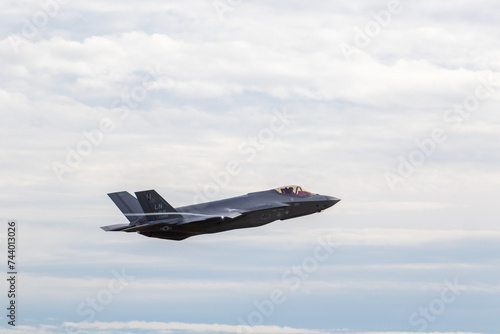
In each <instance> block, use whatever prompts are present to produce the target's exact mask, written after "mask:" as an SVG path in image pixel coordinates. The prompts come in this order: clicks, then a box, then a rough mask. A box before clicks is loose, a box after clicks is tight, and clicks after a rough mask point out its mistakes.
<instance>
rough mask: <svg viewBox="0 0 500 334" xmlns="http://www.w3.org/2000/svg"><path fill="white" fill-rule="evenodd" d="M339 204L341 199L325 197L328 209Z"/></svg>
mask: <svg viewBox="0 0 500 334" xmlns="http://www.w3.org/2000/svg"><path fill="white" fill-rule="evenodd" d="M338 202H340V198H337V197H333V196H325V207H326V208H329V207H331V206H334V205H335V204H337V203H338Z"/></svg>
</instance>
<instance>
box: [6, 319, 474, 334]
mask: <svg viewBox="0 0 500 334" xmlns="http://www.w3.org/2000/svg"><path fill="white" fill-rule="evenodd" d="M62 326H63V328H69V329H70V330H71V332H77V333H81V334H86V333H110V332H113V333H150V332H154V333H198V332H203V333H212V332H216V333H242V332H243V331H245V332H248V333H255V334H274V333H280V334H295V333H297V334H299V333H300V334H328V333H350V334H414V333H417V332H355V331H351V330H346V329H333V330H325V329H318V330H314V329H305V328H292V327H280V326H269V325H268V326H251V327H250V326H247V327H244V326H235V325H223V324H197V323H182V322H146V321H127V322H99V321H96V322H93V323H88V322H80V323H72V322H65V323H63V324H62ZM14 332H15V333H17V334H31V333H42V334H52V333H61V332H62V329H61V328H56V326H40V327H39V328H37V327H32V326H19V327H16V330H15V331H14V330H10V329H6V330H5V333H6V334H9V333H14ZM427 333H429V334H430V333H431V332H427ZM432 334H480V333H473V332H432Z"/></svg>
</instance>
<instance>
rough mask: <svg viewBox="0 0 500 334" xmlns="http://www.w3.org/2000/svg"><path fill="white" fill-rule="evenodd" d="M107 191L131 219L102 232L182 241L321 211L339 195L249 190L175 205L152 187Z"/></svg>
mask: <svg viewBox="0 0 500 334" xmlns="http://www.w3.org/2000/svg"><path fill="white" fill-rule="evenodd" d="M135 195H136V197H137V198H136V197H134V196H132V195H131V194H130V193H128V192H126V191H120V192H115V193H110V194H108V196H109V197H110V198H111V200H112V201H113V202H114V203H115V204H116V206H117V207H118V208H119V209H120V211H121V212H122V213H123V214H124V215H125V216H126V217H127V219H128V220H129V222H130V223H129V224H117V225H109V226H102V227H101V228H102V229H103V230H104V231H123V232H138V233H139V234H142V235H144V236H146V237H151V238H160V239H170V240H184V239H186V238H189V237H191V236H194V235H200V234H207V233H218V232H224V231H229V230H234V229H240V228H248V227H257V226H262V225H266V224H269V223H271V222H273V221H275V220H286V219H290V218H296V217H300V216H305V215H309V214H312V213H315V212H321V211H323V210H325V209H327V208H329V207H331V206H333V205H335V204H336V203H338V202H339V201H340V199H338V198H335V197H331V196H324V195H318V194H313V193H311V192H309V191H306V190H304V189H302V187H300V186H286V187H281V188H277V189H271V190H266V191H259V192H253V193H249V194H246V195H243V196H238V197H233V198H228V199H223V200H219V201H213V202H207V203H201V204H195V205H189V206H183V207H178V208H173V207H172V206H171V205H170V204H168V203H167V202H166V201H165V200H164V199H163V198H162V197H161V196H160V195H159V194H158V193H157V192H156V191H155V190H146V191H139V192H136V193H135Z"/></svg>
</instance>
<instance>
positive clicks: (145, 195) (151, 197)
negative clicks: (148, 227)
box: [135, 189, 177, 221]
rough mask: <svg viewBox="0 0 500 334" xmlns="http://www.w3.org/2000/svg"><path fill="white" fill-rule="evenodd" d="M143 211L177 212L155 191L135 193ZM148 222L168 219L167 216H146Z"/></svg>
mask: <svg viewBox="0 0 500 334" xmlns="http://www.w3.org/2000/svg"><path fill="white" fill-rule="evenodd" d="M135 196H137V199H138V200H139V204H140V205H141V207H142V210H143V211H144V212H145V213H157V212H158V213H159V212H177V211H176V210H175V209H174V208H173V207H172V206H171V205H170V204H168V203H167V201H165V200H164V199H163V197H161V196H160V194H158V193H157V192H156V191H155V190H153V189H151V190H146V191H138V192H136V193H135ZM146 218H147V220H149V221H153V220H160V219H164V218H166V216H165V215H146Z"/></svg>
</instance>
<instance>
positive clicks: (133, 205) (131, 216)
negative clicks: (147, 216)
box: [108, 191, 144, 223]
mask: <svg viewBox="0 0 500 334" xmlns="http://www.w3.org/2000/svg"><path fill="white" fill-rule="evenodd" d="M108 196H109V198H111V200H112V201H113V202H114V203H115V204H116V206H117V207H118V209H120V211H121V212H122V213H123V214H124V215H125V217H127V219H128V220H129V221H130V222H131V223H133V222H135V221H137V220H139V219H141V218H142V217H144V216H141V215H140V214H141V213H144V211H143V210H142V208H141V205H140V204H139V201H138V200H137V198H135V197H134V196H132V195H130V194H129V193H128V192H127V191H120V192H116V193H110V194H108Z"/></svg>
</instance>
